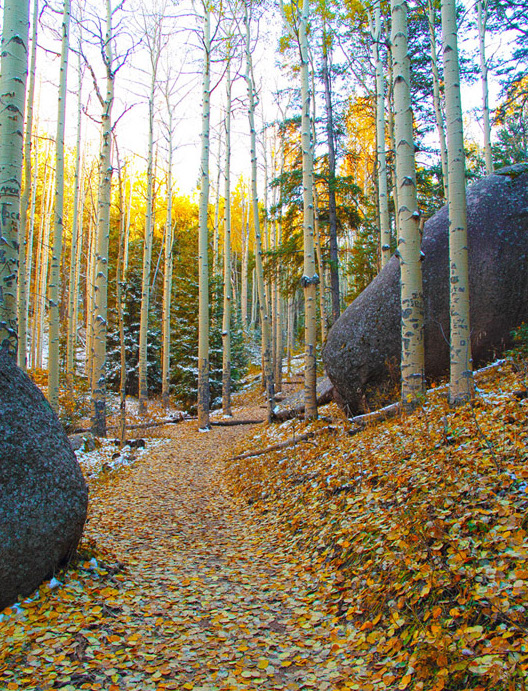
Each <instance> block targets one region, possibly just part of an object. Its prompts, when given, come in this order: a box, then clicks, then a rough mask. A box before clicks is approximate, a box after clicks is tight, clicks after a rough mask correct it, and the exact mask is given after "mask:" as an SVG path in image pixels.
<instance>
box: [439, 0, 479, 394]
mask: <svg viewBox="0 0 528 691" xmlns="http://www.w3.org/2000/svg"><path fill="white" fill-rule="evenodd" d="M442 38H443V58H444V80H445V104H446V121H447V164H448V175H449V203H448V208H449V285H450V326H451V331H450V379H449V398H450V402H451V404H452V405H459V404H462V403H464V402H466V401H468V400H470V399H471V398H472V397H473V395H474V390H475V389H474V381H473V372H472V367H471V340H470V337H471V331H470V320H469V276H468V246H467V210H466V179H465V158H464V132H463V126H462V105H461V100H460V70H459V62H458V40H457V25H456V8H455V0H442Z"/></svg>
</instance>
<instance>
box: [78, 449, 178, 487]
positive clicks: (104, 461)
mask: <svg viewBox="0 0 528 691" xmlns="http://www.w3.org/2000/svg"><path fill="white" fill-rule="evenodd" d="M144 442H145V446H144V447H143V448H135V447H134V448H131V447H130V445H129V444H125V446H123V448H122V449H119V447H118V446H116V444H115V442H114V440H113V439H102V440H101V445H100V446H99V448H97V449H95V451H82V450H80V449H79V450H77V451H76V452H75V455H76V456H77V460H78V461H79V465H80V466H81V468H82V471H83V475H84V477H85V478H86V479H87V480H88V481H90V480H93V479H95V478H96V477H97V476H98V475H100V474H101V473H102V472H109V471H111V470H116V469H118V468H123V467H124V466H127V465H132V463H135V462H136V461H138V460H139V459H140V458H141V457H142V456H144V455H145V454H149V453H151V452H152V451H153V450H155V449H158V450H159V449H160V447H163V446H168V445H169V444H170V439H145V440H144Z"/></svg>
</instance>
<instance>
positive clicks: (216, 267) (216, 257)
mask: <svg viewBox="0 0 528 691" xmlns="http://www.w3.org/2000/svg"><path fill="white" fill-rule="evenodd" d="M221 154H222V130H220V134H219V136H218V156H217V158H216V160H217V161H218V169H217V173H216V174H217V177H216V199H215V215H214V227H213V276H218V275H219V273H220V250H219V245H218V240H219V235H220V224H219V216H220V177H221V175H222V166H221V165H220V157H221Z"/></svg>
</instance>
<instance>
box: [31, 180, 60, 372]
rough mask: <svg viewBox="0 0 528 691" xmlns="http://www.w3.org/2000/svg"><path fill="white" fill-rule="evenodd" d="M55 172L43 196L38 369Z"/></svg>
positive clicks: (42, 341) (40, 360)
mask: <svg viewBox="0 0 528 691" xmlns="http://www.w3.org/2000/svg"><path fill="white" fill-rule="evenodd" d="M55 178H56V176H55V170H54V169H51V170H50V176H49V179H50V182H49V187H48V189H47V194H46V195H45V207H44V216H43V228H42V232H41V238H42V252H41V260H40V262H39V288H38V313H37V320H36V329H37V338H36V348H37V356H36V358H37V359H36V364H37V367H38V368H39V369H42V366H43V346H44V323H45V321H46V303H47V295H48V274H49V262H50V252H49V247H50V236H51V215H52V208H53V195H54V192H55V184H56V181H55Z"/></svg>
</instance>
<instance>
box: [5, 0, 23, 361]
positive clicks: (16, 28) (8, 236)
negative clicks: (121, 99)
mask: <svg viewBox="0 0 528 691" xmlns="http://www.w3.org/2000/svg"><path fill="white" fill-rule="evenodd" d="M28 34H29V2H28V1H27V0H5V2H4V23H3V29H2V51H1V56H2V57H1V68H0V105H1V108H0V237H1V238H2V253H1V256H0V345H2V346H4V347H6V348H8V350H9V351H10V352H11V353H12V354H13V355H15V356H16V351H17V339H18V327H17V273H18V225H19V222H20V189H21V186H22V153H23V143H24V142H23V131H24V108H25V98H26V76H27V64H28Z"/></svg>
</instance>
